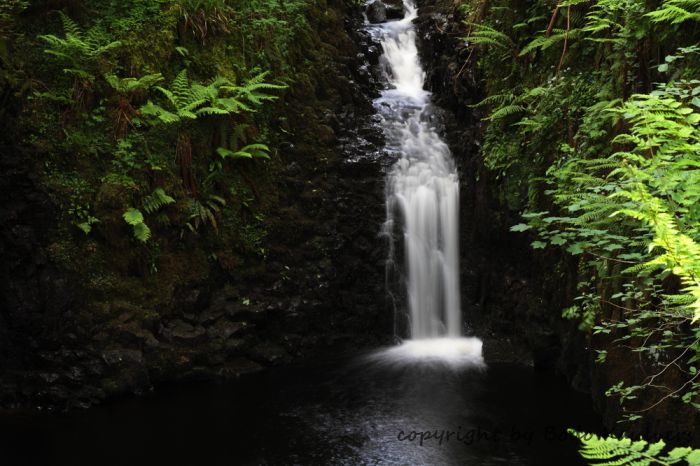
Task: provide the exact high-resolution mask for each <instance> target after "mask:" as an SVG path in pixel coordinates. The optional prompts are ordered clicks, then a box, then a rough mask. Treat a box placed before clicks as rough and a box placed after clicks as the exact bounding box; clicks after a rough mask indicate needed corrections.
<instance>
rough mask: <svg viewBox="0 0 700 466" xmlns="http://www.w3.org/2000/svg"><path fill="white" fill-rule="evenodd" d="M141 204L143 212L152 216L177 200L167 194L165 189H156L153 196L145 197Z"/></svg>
mask: <svg viewBox="0 0 700 466" xmlns="http://www.w3.org/2000/svg"><path fill="white" fill-rule="evenodd" d="M141 203H142V205H143V210H145V211H146V213H148V214H152V213H155V212H157V211H158V210H160V209H162V208H163V207H165V206H167V205H169V204H173V203H175V199H173V198H172V197H170V196H169V195H168V194H166V192H165V190H163V188H156V189H155V190H154V191H153V192H152V193H151V194H149V195H148V196H146V197H144V198H143V201H141Z"/></svg>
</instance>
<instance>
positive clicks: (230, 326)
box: [207, 319, 248, 340]
mask: <svg viewBox="0 0 700 466" xmlns="http://www.w3.org/2000/svg"><path fill="white" fill-rule="evenodd" d="M247 326H248V325H247V323H246V322H228V321H226V320H223V319H222V320H220V321H219V322H217V323H216V324H214V326H212V327H209V328H208V329H207V336H208V337H209V338H210V339H212V340H228V339H229V338H230V337H231V336H233V335H236V334H237V333H239V332H240V331H241V330H243V329H245V328H247Z"/></svg>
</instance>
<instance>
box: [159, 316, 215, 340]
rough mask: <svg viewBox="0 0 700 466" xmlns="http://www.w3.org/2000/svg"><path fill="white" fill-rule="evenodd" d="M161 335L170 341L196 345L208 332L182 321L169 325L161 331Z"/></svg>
mask: <svg viewBox="0 0 700 466" xmlns="http://www.w3.org/2000/svg"><path fill="white" fill-rule="evenodd" d="M161 334H162V335H163V337H164V338H165V339H166V340H168V341H174V342H181V343H196V342H197V341H200V340H201V339H202V337H203V336H204V335H205V334H206V330H205V329H204V327H202V326H199V325H197V326H195V325H192V324H188V323H187V322H184V321H182V320H175V321H173V322H170V323H169V324H167V325H166V326H165V327H164V328H163V329H162V330H161Z"/></svg>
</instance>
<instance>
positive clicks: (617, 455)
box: [569, 429, 700, 466]
mask: <svg viewBox="0 0 700 466" xmlns="http://www.w3.org/2000/svg"><path fill="white" fill-rule="evenodd" d="M569 433H570V434H572V435H573V436H575V437H576V438H578V439H579V440H580V441H581V443H582V444H583V445H582V447H581V450H580V453H581V456H582V457H583V458H584V459H586V460H589V464H590V465H591V466H652V465H654V466H670V465H672V464H683V465H688V466H700V450H694V449H692V448H687V447H676V448H673V449H671V450H666V451H664V450H665V448H666V443H665V442H664V441H663V440H659V441H658V442H656V443H649V442H647V441H645V440H643V439H639V440H637V441H632V440H630V439H629V438H617V437H614V436H609V437H606V438H602V437H598V436H597V435H594V434H585V433H581V432H576V431H575V430H572V429H569Z"/></svg>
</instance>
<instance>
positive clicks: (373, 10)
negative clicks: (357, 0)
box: [366, 0, 387, 24]
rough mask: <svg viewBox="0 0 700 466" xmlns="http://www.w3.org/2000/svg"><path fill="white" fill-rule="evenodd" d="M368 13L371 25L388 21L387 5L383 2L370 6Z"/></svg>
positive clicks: (374, 2) (378, 0) (378, 1)
mask: <svg viewBox="0 0 700 466" xmlns="http://www.w3.org/2000/svg"><path fill="white" fill-rule="evenodd" d="M366 13H367V19H368V20H369V22H370V23H375V24H376V23H384V22H386V20H387V16H386V5H385V4H384V3H383V2H382V1H381V0H374V1H373V2H372V3H370V4H368V5H367V11H366Z"/></svg>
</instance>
